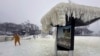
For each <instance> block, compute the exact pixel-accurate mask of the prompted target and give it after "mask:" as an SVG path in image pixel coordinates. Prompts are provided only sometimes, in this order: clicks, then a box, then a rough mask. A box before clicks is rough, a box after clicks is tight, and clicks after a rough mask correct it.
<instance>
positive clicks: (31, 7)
mask: <svg viewBox="0 0 100 56" xmlns="http://www.w3.org/2000/svg"><path fill="white" fill-rule="evenodd" d="M71 1H72V3H77V4H82V5H89V6H95V7H100V1H99V0H71ZM60 2H68V0H0V22H1V23H2V22H14V23H18V24H19V23H23V22H25V21H27V20H29V21H30V22H31V23H34V24H37V25H38V26H41V23H40V20H41V18H42V16H43V15H45V14H46V13H47V12H48V11H49V10H50V9H51V8H52V7H53V6H55V5H56V4H58V3H60ZM98 25H99V27H100V21H98V22H96V23H93V24H91V25H90V26H89V28H90V29H93V30H96V31H98V30H99V27H98Z"/></svg>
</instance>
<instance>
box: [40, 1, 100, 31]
mask: <svg viewBox="0 0 100 56" xmlns="http://www.w3.org/2000/svg"><path fill="white" fill-rule="evenodd" d="M65 14H67V16H68V17H70V16H71V14H73V15H72V16H73V17H74V18H77V19H81V20H82V21H83V22H87V21H91V20H93V19H95V18H98V17H100V8H97V7H90V6H84V5H78V4H74V3H71V4H70V3H59V4H57V5H56V6H55V7H53V8H52V9H51V10H50V11H49V12H48V13H47V14H46V15H45V16H43V17H42V19H41V23H42V29H43V31H44V32H48V31H49V30H50V29H51V28H52V26H51V24H52V25H62V26H64V25H65V23H66V22H65ZM80 17H81V18H80ZM67 20H69V18H68V19H67Z"/></svg>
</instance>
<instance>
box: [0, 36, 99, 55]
mask: <svg viewBox="0 0 100 56" xmlns="http://www.w3.org/2000/svg"><path fill="white" fill-rule="evenodd" d="M27 38H28V39H27ZM99 43H100V37H88V36H75V50H74V56H100V45H99ZM59 53H60V54H61V55H63V56H67V54H68V52H59ZM65 53H66V54H65ZM0 56H55V39H54V38H52V36H46V38H41V37H40V36H39V37H38V38H36V39H34V38H33V36H29V37H25V38H24V39H21V45H20V46H19V45H17V46H14V43H13V41H7V42H0Z"/></svg>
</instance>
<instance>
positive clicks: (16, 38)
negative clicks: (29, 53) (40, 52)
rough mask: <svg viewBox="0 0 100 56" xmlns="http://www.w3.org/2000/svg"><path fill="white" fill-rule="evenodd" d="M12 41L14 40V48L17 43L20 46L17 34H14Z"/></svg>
mask: <svg viewBox="0 0 100 56" xmlns="http://www.w3.org/2000/svg"><path fill="white" fill-rule="evenodd" d="M13 39H14V44H15V46H16V44H17V43H18V44H19V45H20V37H19V35H18V34H17V33H15V34H14V36H13Z"/></svg>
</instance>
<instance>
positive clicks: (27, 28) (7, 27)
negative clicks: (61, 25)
mask: <svg viewBox="0 0 100 56" xmlns="http://www.w3.org/2000/svg"><path fill="white" fill-rule="evenodd" d="M40 32H41V31H40V29H39V27H38V26H37V25H35V24H32V23H30V22H25V23H22V24H15V23H8V22H6V23H0V35H2V34H6V35H7V34H8V35H10V34H13V33H19V34H20V35H25V34H29V35H34V34H39V33H40Z"/></svg>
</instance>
